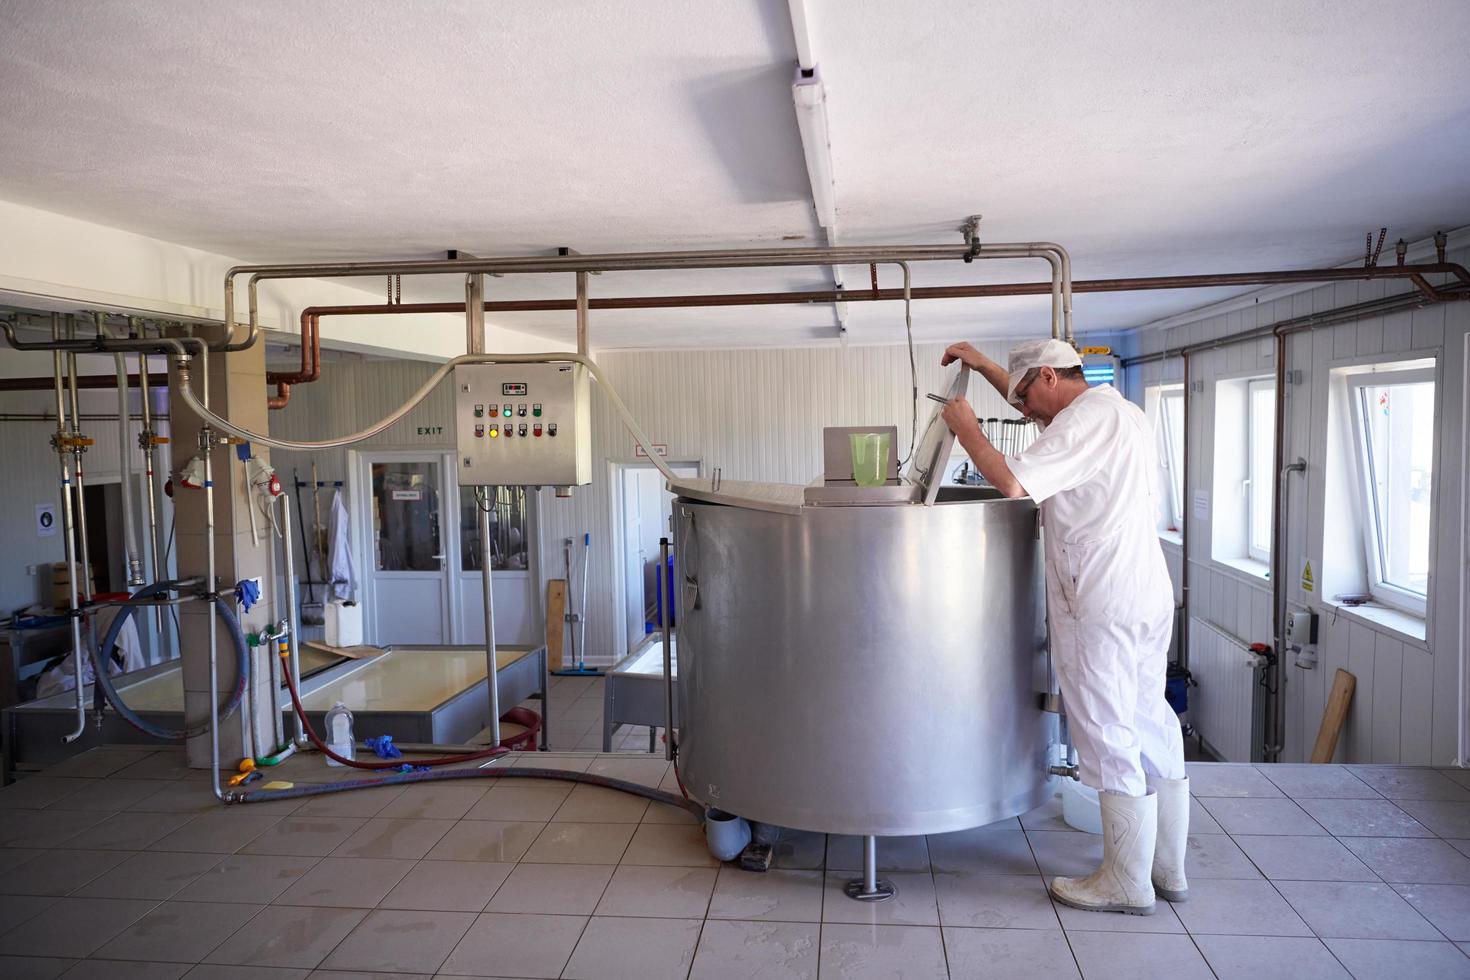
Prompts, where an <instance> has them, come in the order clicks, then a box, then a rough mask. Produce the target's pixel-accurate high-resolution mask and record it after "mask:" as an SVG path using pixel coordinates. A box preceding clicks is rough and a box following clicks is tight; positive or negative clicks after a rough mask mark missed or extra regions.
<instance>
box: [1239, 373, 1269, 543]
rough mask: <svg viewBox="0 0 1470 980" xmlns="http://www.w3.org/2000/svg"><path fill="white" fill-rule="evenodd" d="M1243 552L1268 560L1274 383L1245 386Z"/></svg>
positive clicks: (1264, 380)
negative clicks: (1245, 529)
mask: <svg viewBox="0 0 1470 980" xmlns="http://www.w3.org/2000/svg"><path fill="white" fill-rule="evenodd" d="M1247 390H1248V395H1247V402H1246V415H1247V419H1246V436H1247V439H1248V442H1249V448H1248V449H1247V456H1246V477H1245V481H1246V513H1247V516H1246V525H1247V527H1248V528H1249V538H1248V540H1247V542H1246V552H1247V554H1249V555H1250V556H1251V557H1252V558H1254V559H1255V560H1256V561H1259V562H1269V561H1270V560H1271V516H1272V514H1273V513H1274V508H1273V507H1272V503H1273V501H1272V495H1273V494H1274V493H1275V486H1276V484H1275V480H1274V479H1273V472H1272V471H1273V470H1274V469H1275V460H1276V382H1275V381H1274V380H1271V379H1267V378H1257V379H1255V380H1253V381H1251V382H1250V384H1249V385H1248V386H1247Z"/></svg>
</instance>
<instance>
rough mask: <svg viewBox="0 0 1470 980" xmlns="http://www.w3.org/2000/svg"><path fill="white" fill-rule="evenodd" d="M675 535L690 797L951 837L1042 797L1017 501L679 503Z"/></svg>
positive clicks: (1037, 689) (1032, 632)
mask: <svg viewBox="0 0 1470 980" xmlns="http://www.w3.org/2000/svg"><path fill="white" fill-rule="evenodd" d="M957 494H958V491H957ZM704 496H707V497H710V496H714V495H704ZM675 536H676V549H677V554H678V562H679V568H678V572H679V576H680V578H681V579H682V581H683V595H682V597H681V598H682V599H683V603H682V607H681V608H680V610H679V676H678V682H679V684H680V686H681V691H680V694H681V696H682V704H683V706H684V707H685V711H686V713H685V714H684V716H683V720H682V725H681V731H680V739H679V759H680V766H681V771H682V774H683V779H684V783H685V785H686V786H687V787H688V789H689V792H690V793H691V794H693V795H694V796H696V797H697V798H699V799H700V800H702V801H704V802H705V803H707V804H709V805H711V806H715V807H718V808H720V809H722V810H726V811H729V812H732V813H737V814H739V815H741V816H743V817H746V818H748V819H751V820H758V821H761V822H764V823H771V824H776V825H779V826H784V827H795V828H799V829H802V830H812V831H823V832H828V833H844V834H859V835H913V834H931V833H943V832H947V831H953V830H961V829H964V828H968V827H975V826H979V825H981V824H987V823H991V822H993V821H996V820H1001V819H1004V818H1007V817H1012V816H1015V815H1017V814H1019V813H1023V812H1025V811H1027V810H1030V809H1032V808H1034V807H1036V806H1039V805H1041V804H1042V803H1043V802H1044V801H1045V799H1046V796H1047V792H1048V787H1047V781H1048V776H1047V765H1048V762H1049V758H1048V749H1049V746H1050V745H1051V744H1052V743H1053V742H1054V741H1055V734H1056V720H1055V719H1056V716H1055V715H1051V714H1047V713H1045V712H1043V711H1042V710H1041V707H1040V698H1041V695H1042V694H1043V693H1045V692H1046V691H1047V689H1048V682H1049V681H1048V670H1047V662H1046V654H1045V633H1044V624H1043V600H1042V571H1041V556H1040V548H1039V544H1040V542H1039V540H1038V528H1037V511H1036V507H1035V505H1034V504H1032V503H1031V501H1030V500H1024V499H1023V500H1006V499H1000V498H998V495H995V494H994V493H993V492H990V493H984V492H981V491H969V492H968V493H965V494H964V495H963V496H962V497H961V499H954V500H950V501H945V500H944V498H943V496H941V497H940V502H938V503H936V504H935V505H933V506H923V505H918V506H915V505H892V506H827V507H820V506H819V507H811V506H803V507H801V508H800V509H799V511H798V512H797V513H775V512H771V511H770V510H765V509H755V508H752V507H748V506H741V505H739V504H738V503H726V504H721V503H714V502H710V501H709V500H700V499H693V498H691V497H688V496H683V497H680V498H679V499H678V500H677V501H676V503H675Z"/></svg>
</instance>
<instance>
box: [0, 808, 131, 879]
mask: <svg viewBox="0 0 1470 980" xmlns="http://www.w3.org/2000/svg"><path fill="white" fill-rule="evenodd" d="M3 819H4V817H0V820H3ZM127 857H128V855H126V854H123V853H120V852H118V851H82V850H75V851H74V850H69V849H68V850H61V849H55V848H53V849H51V850H46V851H42V852H41V853H40V854H38V855H37V856H36V857H33V858H31V859H30V860H29V861H26V862H25V863H24V864H19V865H17V866H15V867H14V868H11V869H10V870H9V871H7V872H5V874H4V875H0V893H3V894H6V895H56V896H61V895H69V894H71V893H72V892H73V891H75V890H76V889H78V888H81V887H82V886H83V885H85V884H86V883H87V882H89V881H91V880H92V879H93V878H96V877H97V876H99V875H101V874H105V873H106V872H108V871H111V870H112V869H113V868H114V867H116V866H117V865H119V864H121V863H122V862H123V861H124V860H126V859H127Z"/></svg>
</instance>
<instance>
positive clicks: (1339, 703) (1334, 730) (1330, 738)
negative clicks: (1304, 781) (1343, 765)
mask: <svg viewBox="0 0 1470 980" xmlns="http://www.w3.org/2000/svg"><path fill="white" fill-rule="evenodd" d="M1357 683H1358V679H1357V678H1356V677H1354V676H1353V675H1352V674H1349V673H1348V672H1347V671H1345V670H1343V669H1341V668H1339V669H1338V671H1337V674H1336V676H1334V677H1333V678H1332V693H1331V694H1329V695H1328V696H1327V710H1326V711H1324V712H1322V727H1321V728H1319V729H1317V744H1316V745H1315V746H1313V748H1312V761H1313V762H1317V763H1327V762H1331V761H1332V755H1333V753H1334V752H1336V751H1337V736H1338V735H1340V734H1341V733H1342V723H1343V722H1344V721H1346V720H1347V714H1348V707H1349V706H1350V705H1351V704H1352V703H1353V689H1354V688H1355V687H1356V686H1357Z"/></svg>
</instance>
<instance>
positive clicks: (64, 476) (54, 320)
mask: <svg viewBox="0 0 1470 980" xmlns="http://www.w3.org/2000/svg"><path fill="white" fill-rule="evenodd" d="M60 321H61V317H60V314H55V313H53V314H52V316H51V335H52V337H53V338H54V339H56V340H58V341H59V340H60V337H61V325H60ZM64 356H65V355H63V354H62V353H61V352H60V351H59V350H58V351H55V352H54V353H52V355H51V367H52V377H53V378H54V379H55V388H56V436H55V438H54V439H53V444H54V445H55V447H56V458H57V460H58V462H59V464H60V467H61V526H62V533H63V535H64V537H63V538H62V542H63V547H64V548H65V550H66V577H67V606H68V608H69V609H70V610H71V656H72V678H73V680H74V682H75V684H76V691H75V693H76V705H77V727H76V728H75V729H74V730H72V731H71V732H70V733H69V734H67V735H63V736H62V738H61V741H62V743H63V744H65V743H70V742H74V741H76V740H77V739H78V738H81V736H82V733H83V732H85V731H86V730H87V702H86V693H85V691H84V690H83V688H84V686H85V685H84V684H83V682H82V656H83V652H82V621H81V607H80V605H79V604H78V602H77V554H76V530H75V524H74V521H73V517H72V493H71V487H72V483H71V467H70V466H68V465H67V459H66V457H67V453H69V452H70V449H68V448H67V445H66V440H67V429H66V399H65V397H64V395H63V393H62V385H61V372H62V358H63V357H64Z"/></svg>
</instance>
